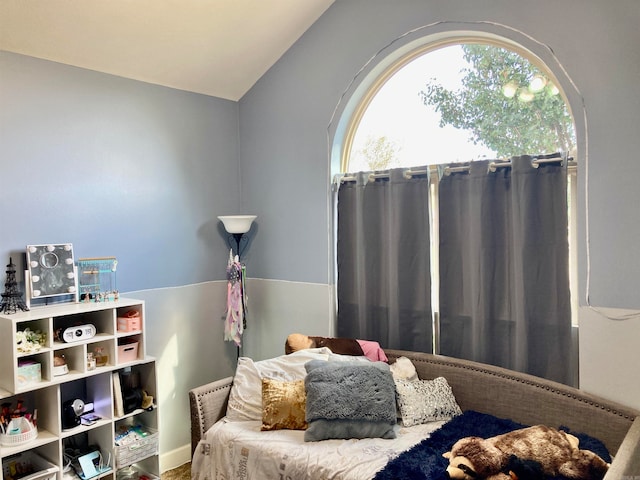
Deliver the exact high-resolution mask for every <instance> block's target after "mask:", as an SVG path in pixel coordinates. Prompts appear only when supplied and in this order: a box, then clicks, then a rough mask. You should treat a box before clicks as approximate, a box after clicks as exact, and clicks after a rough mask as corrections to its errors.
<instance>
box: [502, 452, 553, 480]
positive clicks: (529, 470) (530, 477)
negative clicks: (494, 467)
mask: <svg viewBox="0 0 640 480" xmlns="http://www.w3.org/2000/svg"><path fill="white" fill-rule="evenodd" d="M504 471H505V472H507V473H508V474H509V477H511V480H540V479H541V478H544V472H543V470H542V465H541V464H540V462H537V461H536V460H522V459H520V458H518V457H516V456H515V455H511V456H510V457H509V460H508V461H507V466H506V467H505V469H504Z"/></svg>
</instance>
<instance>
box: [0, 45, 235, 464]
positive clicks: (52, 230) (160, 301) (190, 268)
mask: <svg viewBox="0 0 640 480" xmlns="http://www.w3.org/2000/svg"><path fill="white" fill-rule="evenodd" d="M237 143H238V104H237V102H231V101H227V100H222V99H217V98H212V97H207V96H203V95H197V94H192V93H187V92H182V91H178V90H173V89H170V88H164V87H159V86H156V85H150V84H145V83H141V82H136V81H132V80H127V79H123V78H119V77H115V76H111V75H105V74H101V73H97V72H93V71H89V70H83V69H79V68H74V67H69V66H65V65H60V64H56V63H53V62H48V61H43V60H38V59H35V58H31V57H26V56H22V55H16V54H11V53H7V52H0V207H1V213H0V217H1V222H2V226H1V227H0V262H2V266H3V267H4V265H6V264H7V263H8V261H9V256H12V257H13V260H14V262H15V263H16V264H17V265H18V269H19V270H20V271H22V270H23V269H24V264H23V260H22V257H23V256H24V252H25V246H26V245H27V244H41V243H65V242H71V243H73V246H74V253H75V257H76V259H77V258H80V257H94V256H111V255H113V256H116V257H117V259H118V261H119V264H118V271H117V282H118V288H119V290H120V291H121V292H122V295H123V296H129V297H133V298H140V299H142V300H145V301H146V302H147V303H146V326H147V335H146V344H147V351H148V353H149V354H150V355H152V356H154V357H156V359H157V365H158V384H159V385H158V388H159V395H158V396H159V397H160V398H159V401H160V403H159V406H160V412H161V413H160V432H161V434H160V451H161V453H162V455H161V466H163V467H164V468H167V467H171V466H176V465H180V464H181V463H184V462H185V461H187V460H188V459H189V453H190V450H189V442H190V432H189V415H188V398H187V391H188V390H189V389H190V388H192V387H195V386H197V385H201V384H203V383H206V382H208V381H211V380H214V379H218V378H222V377H224V376H227V375H230V374H231V373H232V372H233V369H234V366H235V359H236V352H235V348H233V346H232V345H230V344H229V343H228V342H224V341H223V338H222V322H221V320H220V317H221V316H222V313H223V312H224V310H225V298H226V297H225V295H226V281H224V279H225V276H226V274H225V268H226V262H227V259H228V247H227V244H226V241H227V235H226V234H225V233H224V230H223V229H222V227H221V225H220V224H219V222H218V220H217V218H216V216H217V215H223V214H227V213H237V212H238V211H239V209H240V208H241V202H240V193H239V192H240V183H239V177H238V175H239V172H238V166H237V155H238V152H237ZM0 278H2V279H4V273H3V274H2V277H0ZM20 280H22V275H20ZM2 281H4V280H2ZM194 332H195V334H194Z"/></svg>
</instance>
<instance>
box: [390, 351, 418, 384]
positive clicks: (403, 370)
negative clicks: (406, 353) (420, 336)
mask: <svg viewBox="0 0 640 480" xmlns="http://www.w3.org/2000/svg"><path fill="white" fill-rule="evenodd" d="M389 369H390V370H391V374H392V375H393V379H394V380H407V381H409V382H413V381H415V380H418V373H417V372H416V367H415V365H414V364H413V363H412V362H411V360H409V359H408V358H407V357H398V358H397V359H396V361H395V362H393V363H392V364H391V365H389Z"/></svg>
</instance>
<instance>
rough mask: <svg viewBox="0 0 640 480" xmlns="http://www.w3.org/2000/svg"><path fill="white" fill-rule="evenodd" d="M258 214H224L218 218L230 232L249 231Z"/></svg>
mask: <svg viewBox="0 0 640 480" xmlns="http://www.w3.org/2000/svg"><path fill="white" fill-rule="evenodd" d="M256 218H258V216H257V215H222V216H220V217H218V219H219V220H220V221H221V222H222V223H223V224H224V228H225V230H226V231H227V232H229V233H247V232H248V231H249V229H250V228H251V224H252V223H253V221H254V220H255V219H256Z"/></svg>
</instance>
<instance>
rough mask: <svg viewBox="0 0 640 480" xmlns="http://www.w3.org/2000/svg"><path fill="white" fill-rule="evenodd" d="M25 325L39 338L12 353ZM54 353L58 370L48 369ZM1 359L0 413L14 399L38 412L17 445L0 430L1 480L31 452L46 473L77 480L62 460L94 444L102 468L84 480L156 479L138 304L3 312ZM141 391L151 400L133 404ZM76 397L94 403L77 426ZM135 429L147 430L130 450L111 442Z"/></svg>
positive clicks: (154, 421) (152, 382)
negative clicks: (32, 431) (136, 475)
mask: <svg viewBox="0 0 640 480" xmlns="http://www.w3.org/2000/svg"><path fill="white" fill-rule="evenodd" d="M119 319H120V320H119ZM123 319H126V321H123ZM119 326H120V328H121V330H118V327H119ZM26 329H29V330H30V331H32V332H39V333H40V334H42V335H43V337H44V341H43V342H42V345H41V346H40V347H39V349H37V350H35V349H34V350H31V351H18V345H17V340H18V337H19V336H21V335H22V334H20V333H19V332H24V331H25V330H26ZM94 329H95V332H94ZM65 330H68V333H67V335H66V336H65V335H64V332H65ZM22 350H25V348H22ZM61 358H62V359H64V362H65V365H66V368H65V367H60V366H58V367H57V368H56V363H59V361H60V359H61ZM0 366H1V368H0V404H2V407H3V408H4V409H5V410H4V413H6V414H7V415H9V416H11V415H17V414H18V413H17V412H15V410H16V409H18V408H19V407H20V406H21V407H22V410H23V415H25V413H26V415H25V416H26V417H28V418H32V416H33V415H34V412H37V416H36V421H35V423H36V424H37V436H36V437H35V438H32V439H29V440H28V441H24V443H21V442H15V439H18V438H19V436H16V437H13V436H5V437H0V438H3V442H2V443H1V444H0V460H2V466H3V468H2V471H0V480H9V478H5V477H9V476H10V474H9V473H8V472H9V471H10V468H8V465H9V464H10V463H11V462H13V461H15V460H16V459H29V458H30V456H31V458H33V456H36V457H37V459H38V461H39V460H44V461H45V463H48V464H50V465H51V467H52V470H55V467H57V471H56V472H55V473H50V474H49V475H47V476H43V479H45V480H72V479H74V478H75V479H77V480H80V478H81V477H79V476H78V475H76V474H75V471H74V470H73V469H72V468H71V467H70V466H69V463H70V460H73V459H77V457H78V456H82V455H83V454H85V453H89V452H91V451H94V450H98V451H100V453H101V461H100V462H101V463H100V465H101V466H102V469H98V470H99V472H98V473H97V474H96V475H94V476H91V477H89V478H87V479H86V480H90V479H105V480H116V478H117V477H118V476H119V475H118V471H122V472H123V473H124V471H125V470H124V469H127V470H126V471H127V472H128V473H130V472H131V471H132V470H136V471H138V472H140V473H145V474H147V476H148V477H149V478H154V477H160V470H159V468H160V467H159V458H158V425H159V422H158V410H157V408H156V402H155V399H156V398H157V377H156V365H155V360H154V359H153V358H152V357H149V356H147V354H146V346H145V309H144V302H143V301H141V300H134V299H126V298H124V299H123V298H121V299H118V300H115V301H109V302H101V303H83V302H80V303H60V304H55V305H50V306H40V307H34V308H32V310H30V311H26V312H18V313H15V314H13V315H5V314H2V315H0ZM116 392H121V395H118V396H116ZM143 397H144V398H146V399H147V402H148V401H149V397H152V398H153V399H154V401H153V403H152V404H151V406H149V405H145V406H146V407H147V408H140V405H138V403H139V402H140V400H139V399H140V398H143ZM76 399H80V400H82V402H84V404H85V405H91V404H92V405H93V413H94V414H95V415H96V416H97V417H98V418H97V419H95V421H94V422H93V423H90V422H87V424H84V423H81V424H80V425H75V422H74V421H73V418H74V417H73V415H71V417H69V415H68V413H69V411H70V408H72V407H69V405H73V402H74V400H76ZM69 418H71V420H69ZM133 427H136V428H140V429H141V430H143V431H145V432H148V435H147V436H146V437H145V438H144V439H143V440H141V442H142V444H134V445H133V446H132V447H131V448H130V451H129V450H127V448H125V447H121V446H118V444H117V443H118V440H119V439H120V436H121V435H122V432H123V430H125V429H127V428H133ZM0 433H1V432H0ZM9 437H11V438H9ZM20 438H21V437H20ZM34 454H35V455H34ZM74 463H77V462H74ZM94 463H95V462H94ZM107 465H108V466H109V467H110V468H107ZM132 466H133V467H134V468H133V469H132V468H130V467H132Z"/></svg>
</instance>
